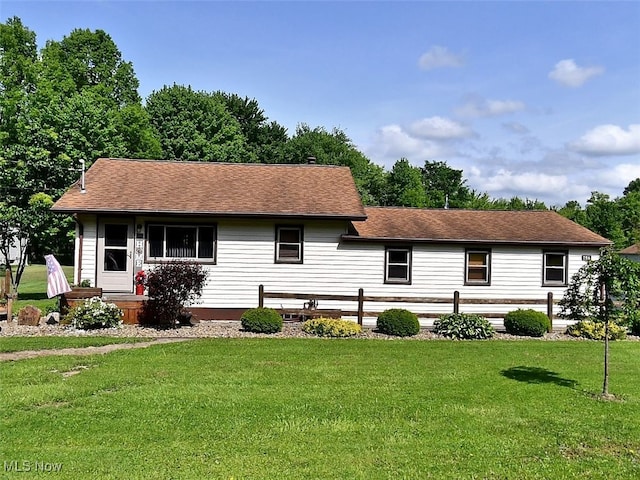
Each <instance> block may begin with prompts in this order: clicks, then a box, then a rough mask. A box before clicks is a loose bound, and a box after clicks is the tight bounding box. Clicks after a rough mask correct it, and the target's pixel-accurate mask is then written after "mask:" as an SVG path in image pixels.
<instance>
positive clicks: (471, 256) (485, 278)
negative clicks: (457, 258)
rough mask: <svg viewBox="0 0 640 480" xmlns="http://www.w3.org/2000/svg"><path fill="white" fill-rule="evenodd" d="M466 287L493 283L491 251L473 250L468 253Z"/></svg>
mask: <svg viewBox="0 0 640 480" xmlns="http://www.w3.org/2000/svg"><path fill="white" fill-rule="evenodd" d="M465 264H466V266H465V277H464V283H465V284H466V285H489V284H490V283H491V251H490V250H476V249H474V250H471V249H468V250H467V251H466V260H465Z"/></svg>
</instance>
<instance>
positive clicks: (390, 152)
mask: <svg viewBox="0 0 640 480" xmlns="http://www.w3.org/2000/svg"><path fill="white" fill-rule="evenodd" d="M364 150H365V154H366V155H367V156H369V157H370V158H371V159H372V160H373V161H374V162H377V163H379V164H382V165H384V166H386V167H391V166H392V165H393V164H394V163H395V162H396V161H397V160H399V159H400V158H402V157H405V158H407V159H408V160H410V161H412V162H414V163H415V162H417V163H420V162H424V161H425V160H432V159H442V158H448V157H449V156H451V152H450V151H449V149H447V148H446V147H443V146H441V145H439V144H438V143H436V142H433V141H430V140H424V139H420V138H416V137H413V136H411V135H410V134H409V133H407V132H406V131H405V130H404V129H403V128H402V127H401V126H399V125H386V126H384V127H381V128H380V129H378V131H377V132H376V135H375V137H374V140H373V144H372V145H371V146H369V147H368V148H365V149H364Z"/></svg>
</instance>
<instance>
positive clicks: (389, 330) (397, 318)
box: [376, 308, 420, 337]
mask: <svg viewBox="0 0 640 480" xmlns="http://www.w3.org/2000/svg"><path fill="white" fill-rule="evenodd" d="M376 326H377V328H378V331H380V333H384V334H386V335H395V336H397V337H410V336H412V335H416V334H417V333H418V332H419V331H420V323H419V322H418V317H417V316H416V314H415V313H412V312H410V311H409V310H405V309H402V308H391V309H389V310H385V311H384V312H382V313H381V314H380V315H379V316H378V320H377V322H376Z"/></svg>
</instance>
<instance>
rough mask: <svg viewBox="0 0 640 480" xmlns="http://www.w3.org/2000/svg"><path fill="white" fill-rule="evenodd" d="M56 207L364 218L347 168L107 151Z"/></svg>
mask: <svg viewBox="0 0 640 480" xmlns="http://www.w3.org/2000/svg"><path fill="white" fill-rule="evenodd" d="M85 185H86V192H85V193H81V192H80V185H79V184H78V183H76V184H75V185H73V186H72V187H71V188H69V190H67V192H65V194H64V195H63V196H62V197H61V198H60V199H59V200H58V201H57V202H56V203H55V205H54V206H53V208H52V209H53V210H54V211H56V212H69V213H71V212H95V213H98V212H101V213H107V212H108V213H115V212H117V213H142V214H145V213H159V214H188V215H238V216H283V217H288V216H291V217H296V216H302V217H316V218H336V217H337V218H345V219H364V218H365V213H364V208H363V206H362V203H361V202H360V195H359V194H358V191H357V189H356V186H355V183H354V181H353V177H352V176H351V172H350V170H349V168H348V167H338V166H328V165H264V164H237V163H235V164H234V163H209V162H176V161H152V160H128V159H112V158H100V159H98V160H96V162H95V163H94V164H93V165H92V166H91V168H90V169H89V170H88V171H87V173H86V179H85Z"/></svg>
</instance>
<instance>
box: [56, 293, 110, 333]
mask: <svg viewBox="0 0 640 480" xmlns="http://www.w3.org/2000/svg"><path fill="white" fill-rule="evenodd" d="M67 320H68V321H69V323H70V324H71V326H72V327H75V328H81V329H84V330H87V329H90V328H112V327H117V326H119V325H121V324H122V310H120V309H119V308H118V306H117V305H116V304H114V303H107V302H105V301H104V300H102V299H101V298H100V297H93V298H88V299H87V300H85V301H84V302H83V303H81V304H79V305H76V306H75V307H73V308H72V309H71V310H70V311H69V313H68V314H67Z"/></svg>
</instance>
